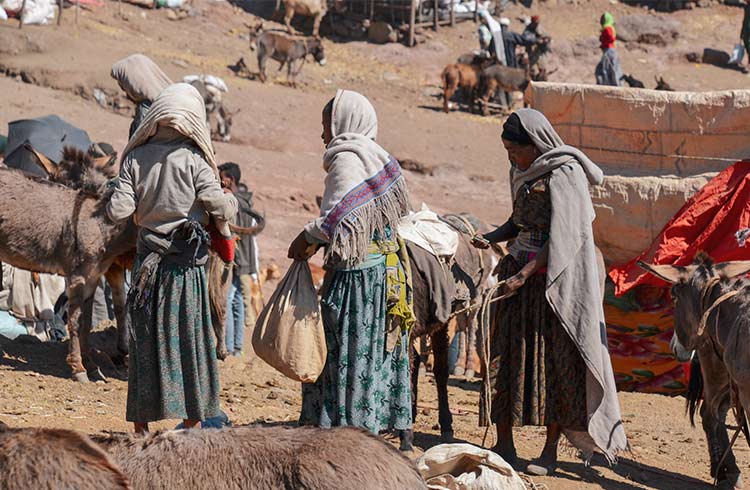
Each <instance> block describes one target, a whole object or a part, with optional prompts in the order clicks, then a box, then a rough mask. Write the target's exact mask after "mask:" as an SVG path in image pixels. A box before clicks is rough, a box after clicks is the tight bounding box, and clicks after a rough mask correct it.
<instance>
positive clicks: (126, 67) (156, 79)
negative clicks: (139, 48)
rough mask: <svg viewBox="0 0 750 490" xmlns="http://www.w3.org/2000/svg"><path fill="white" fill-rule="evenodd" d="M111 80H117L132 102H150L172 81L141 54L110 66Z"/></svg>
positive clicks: (149, 59)
mask: <svg viewBox="0 0 750 490" xmlns="http://www.w3.org/2000/svg"><path fill="white" fill-rule="evenodd" d="M111 74H112V78H114V79H115V80H117V83H118V84H119V85H120V88H121V89H122V90H124V91H125V93H126V94H127V95H128V97H129V98H130V99H131V100H132V101H133V102H136V103H138V102H151V101H153V100H154V99H155V98H156V97H157V96H158V95H159V93H161V91H162V90H164V89H165V88H167V87H169V86H170V85H172V80H170V79H169V77H168V76H167V75H165V74H164V72H163V71H162V70H161V68H159V66H158V65H157V64H156V63H154V62H153V60H152V59H151V58H149V57H148V56H145V55H142V54H131V55H130V56H128V57H127V58H124V59H122V60H120V61H118V62H117V63H115V64H114V65H112V73H111Z"/></svg>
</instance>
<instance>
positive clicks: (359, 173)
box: [289, 90, 413, 434]
mask: <svg viewBox="0 0 750 490" xmlns="http://www.w3.org/2000/svg"><path fill="white" fill-rule="evenodd" d="M377 131H378V121H377V116H376V114H375V109H374V108H373V107H372V104H370V101H368V100H367V99H366V98H365V97H364V96H362V95H360V94H358V93H357V92H352V91H348V90H339V91H338V92H337V93H336V97H335V98H334V99H332V100H331V101H330V102H329V103H328V104H327V105H326V106H325V108H324V109H323V134H322V138H323V143H324V144H325V145H326V152H325V154H324V155H323V168H324V169H325V171H326V174H327V175H326V179H325V190H324V193H323V200H322V203H321V211H320V217H319V218H317V219H316V220H314V221H312V222H310V223H308V224H307V225H306V226H305V228H304V230H303V231H302V233H300V234H299V236H298V237H297V238H296V239H295V240H294V242H293V243H292V244H291V246H290V247H289V257H290V258H294V259H296V260H307V259H308V258H310V257H311V256H312V255H313V254H314V253H315V252H316V251H317V250H318V248H320V247H324V248H325V268H326V279H325V285H324V287H323V291H322V300H321V306H322V313H323V326H324V329H325V334H326V345H327V348H328V357H327V359H326V365H325V368H324V370H323V373H322V374H321V375H320V377H319V378H318V380H317V381H316V382H315V383H307V384H303V385H302V413H301V415H300V422H301V423H303V424H314V425H318V426H321V427H331V426H343V425H353V426H358V427H363V428H366V429H369V430H370V431H372V432H374V433H376V434H377V433H378V432H380V431H381V430H386V429H398V430H408V429H411V390H410V387H409V349H408V347H409V342H408V339H409V327H410V325H411V324H413V315H412V314H411V308H410V304H409V298H408V297H407V287H406V285H407V280H406V277H405V271H407V270H408V267H404V266H402V261H403V260H406V259H405V249H404V248H403V247H402V244H399V241H398V239H397V233H396V232H397V226H398V223H399V221H400V220H401V218H402V217H403V216H405V215H406V214H407V213H408V211H409V209H410V205H409V196H408V192H407V189H406V184H405V182H404V179H403V176H402V175H401V167H400V166H399V164H398V162H397V161H396V160H395V159H394V158H393V157H392V156H391V155H390V154H389V153H388V152H387V151H386V150H384V149H383V148H382V147H381V146H380V145H378V144H377V143H376V142H375V138H376V136H377ZM400 245H401V246H400Z"/></svg>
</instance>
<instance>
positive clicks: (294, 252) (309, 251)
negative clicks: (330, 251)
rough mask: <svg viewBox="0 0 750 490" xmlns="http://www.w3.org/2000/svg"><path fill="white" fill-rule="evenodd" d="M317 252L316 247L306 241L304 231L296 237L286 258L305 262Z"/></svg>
mask: <svg viewBox="0 0 750 490" xmlns="http://www.w3.org/2000/svg"><path fill="white" fill-rule="evenodd" d="M317 251H318V247H317V246H315V245H314V244H312V243H310V242H308V241H307V238H305V232H304V230H303V231H302V232H301V233H300V234H299V235H297V238H295V239H294V241H293V242H292V244H291V245H289V251H288V252H287V257H289V258H290V259H294V260H307V259H309V258H310V257H312V256H313V255H315V252H317Z"/></svg>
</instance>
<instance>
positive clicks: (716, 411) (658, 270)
mask: <svg viewBox="0 0 750 490" xmlns="http://www.w3.org/2000/svg"><path fill="white" fill-rule="evenodd" d="M639 265H640V266H641V267H643V268H644V269H646V270H647V271H649V272H650V273H651V274H654V275H655V276H657V277H659V278H661V279H663V280H665V281H667V282H669V283H670V284H673V286H672V297H673V298H674V301H675V309H674V332H675V337H676V342H673V347H675V348H676V350H679V349H683V350H685V349H686V350H688V351H692V350H695V351H697V353H698V359H699V360H700V371H701V378H702V380H704V381H703V390H702V391H703V398H704V401H703V407H702V408H701V415H702V417H703V428H704V430H705V431H706V438H707V439H708V442H709V455H710V458H711V476H713V477H714V478H716V480H717V481H718V483H719V486H720V487H721V488H725V487H727V488H740V487H741V482H740V470H739V467H738V466H737V462H736V460H735V458H734V454H732V450H731V447H730V444H729V439H728V437H727V432H726V426H725V424H724V420H725V418H726V414H727V411H728V409H729V407H730V405H731V402H732V401H733V400H734V401H735V404H736V408H737V409H738V410H739V412H738V413H740V414H741V415H739V420H738V424H739V425H740V427H742V426H745V427H746V424H747V422H746V420H747V419H746V417H747V414H748V413H749V412H748V411H750V350H749V349H748V348H747V346H748V344H750V282H748V281H747V280H746V279H736V278H737V277H739V276H744V275H745V274H747V273H748V272H750V261H741V262H724V263H721V264H714V263H713V261H712V260H711V259H710V258H709V257H708V256H707V255H704V254H700V255H698V257H696V259H695V261H694V263H693V264H692V265H690V266H686V267H678V266H672V265H649V264H645V263H643V262H639ZM677 343H679V344H680V345H679V346H678V345H676V344H677ZM693 381H694V380H691V384H694V383H693ZM698 396H699V395H698ZM697 398H698V397H696V396H693V397H692V402H691V401H690V400H689V401H688V403H689V405H688V406H689V408H690V412H691V419H692V414H693V413H694V412H695V409H696V407H697ZM742 412H744V415H742ZM722 459H723V461H722Z"/></svg>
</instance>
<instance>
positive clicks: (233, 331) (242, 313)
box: [219, 162, 260, 356]
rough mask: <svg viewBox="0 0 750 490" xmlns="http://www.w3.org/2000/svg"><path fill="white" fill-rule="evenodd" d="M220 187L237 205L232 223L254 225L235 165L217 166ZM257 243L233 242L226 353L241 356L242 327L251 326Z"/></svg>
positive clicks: (249, 199)
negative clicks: (224, 189)
mask: <svg viewBox="0 0 750 490" xmlns="http://www.w3.org/2000/svg"><path fill="white" fill-rule="evenodd" d="M219 173H220V177H221V185H222V186H223V187H224V188H226V189H229V190H230V191H231V192H232V194H234V196H235V197H236V198H237V203H238V204H239V207H238V210H237V217H236V219H235V223H236V224H237V225H238V226H242V227H251V226H254V225H256V224H257V223H256V220H255V217H254V216H255V213H254V211H253V194H252V192H249V191H248V190H247V187H246V186H245V185H244V184H242V183H240V180H241V178H242V173H241V171H240V167H239V165H237V164H236V163H233V162H227V163H224V164H223V165H220V166H219ZM259 262H260V261H259V258H258V243H257V241H256V238H255V236H242V237H241V238H240V241H239V242H238V243H237V247H236V249H235V257H234V270H233V273H232V285H231V287H230V289H229V297H228V298H227V320H226V321H227V325H226V337H227V352H228V353H229V354H230V355H235V356H239V355H241V354H242V347H243V341H244V337H245V327H247V328H250V327H252V326H254V325H255V310H254V309H253V306H252V304H251V301H250V298H251V296H250V287H251V284H252V282H253V281H257V278H258V270H259V268H260V267H259Z"/></svg>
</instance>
